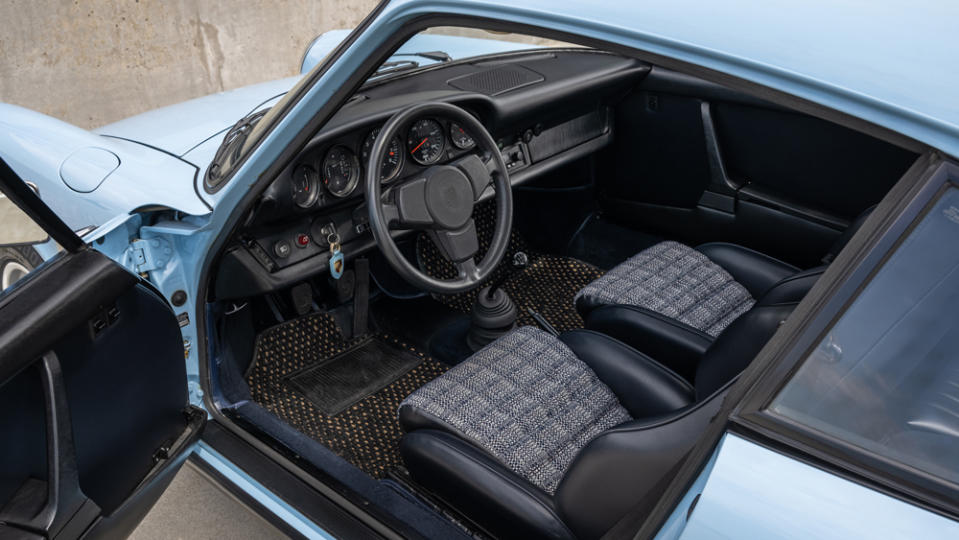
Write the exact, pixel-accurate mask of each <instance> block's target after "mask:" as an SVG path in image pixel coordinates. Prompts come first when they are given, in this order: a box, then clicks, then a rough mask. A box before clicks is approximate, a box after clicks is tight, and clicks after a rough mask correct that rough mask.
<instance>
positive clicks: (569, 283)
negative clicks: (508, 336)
mask: <svg viewBox="0 0 959 540" xmlns="http://www.w3.org/2000/svg"><path fill="white" fill-rule="evenodd" d="M494 218H495V206H493V204H491V201H487V202H484V203H481V204H479V205H477V206H476V208H475V209H474V210H473V219H474V220H475V223H476V230H477V235H478V236H479V246H480V251H479V253H480V254H481V255H485V254H486V251H487V250H488V249H489V246H490V243H491V241H492V238H493V233H494V227H495V219H494ZM517 251H522V252H524V253H526V255H527V257H528V258H529V261H530V262H529V265H528V266H527V267H526V268H525V269H524V270H523V271H521V272H520V271H516V270H515V269H514V268H513V257H514V256H515V254H516V252H517ZM416 254H417V260H418V262H419V265H420V268H422V269H423V270H424V271H425V272H426V273H427V274H429V275H430V276H433V277H437V278H440V279H451V278H452V277H455V276H456V269H455V268H453V265H452V264H450V262H449V261H447V260H446V259H445V258H444V257H443V255H442V254H440V252H439V251H438V250H437V249H436V246H435V245H434V244H433V242H432V241H431V240H429V239H428V238H426V237H425V236H422V235H421V236H420V237H419V238H417V243H416ZM506 275H508V276H509V277H506V281H505V282H504V283H503V289H504V290H505V291H506V292H507V294H509V295H510V298H512V299H513V302H514V303H515V304H516V306H517V308H518V310H519V317H518V320H517V324H518V325H527V324H528V325H533V326H535V325H536V322H535V321H534V320H533V318H532V317H531V316H530V315H529V312H528V311H527V308H531V309H533V310H535V311H536V312H538V313H539V314H540V315H542V316H543V318H545V319H546V320H547V322H549V323H550V324H551V325H552V326H553V327H554V328H556V329H557V330H559V331H560V332H563V331H565V330H573V329H576V328H582V327H583V318H582V317H580V316H579V312H577V311H576V307H575V305H574V303H573V299H574V298H575V296H576V293H577V292H579V290H580V289H582V288H583V287H585V286H586V285H587V284H588V283H589V282H591V281H593V280H594V279H596V278H598V277H600V276H602V275H603V271H602V270H600V269H599V268H596V267H595V266H593V265H591V264H588V263H585V262H583V261H580V260H577V259H573V258H569V257H558V256H555V255H544V254H541V253H536V252H534V251H532V250H531V249H530V247H529V245H528V244H527V243H526V241H525V240H523V238H522V237H521V236H520V235H519V233H518V232H517V231H516V230H515V229H514V230H513V231H512V232H511V233H510V242H509V247H508V248H507V249H506V255H505V256H504V257H503V262H502V263H500V265H499V266H498V267H497V268H496V269H495V270H494V271H493V275H492V276H491V277H490V278H489V279H488V280H487V283H489V282H491V281H494V280H497V279H501V278H503V277H505V276H506ZM478 292H479V288H477V289H474V290H472V291H469V292H466V293H462V294H452V295H445V294H444V295H435V296H434V298H435V299H436V300H438V301H440V302H442V303H444V304H446V305H448V306H450V307H451V308H453V309H456V310H458V311H462V312H463V313H469V312H470V310H471V309H472V307H473V301H474V300H475V299H476V295H477V294H478Z"/></svg>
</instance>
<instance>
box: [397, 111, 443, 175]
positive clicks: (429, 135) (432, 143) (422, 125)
mask: <svg viewBox="0 0 959 540" xmlns="http://www.w3.org/2000/svg"><path fill="white" fill-rule="evenodd" d="M406 149H407V150H408V151H409V153H410V155H411V156H413V160H414V161H416V162H417V163H419V164H420V165H431V164H433V163H436V162H437V161H439V159H440V158H441V157H442V156H443V150H445V149H446V137H445V136H444V134H443V126H441V125H440V123H439V122H437V121H436V120H431V119H429V118H424V119H422V120H417V121H416V123H414V124H413V125H412V126H411V127H410V132H409V134H408V135H407V136H406Z"/></svg>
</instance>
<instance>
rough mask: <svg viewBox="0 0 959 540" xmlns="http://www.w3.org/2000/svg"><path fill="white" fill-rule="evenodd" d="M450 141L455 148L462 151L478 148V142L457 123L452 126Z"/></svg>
mask: <svg viewBox="0 0 959 540" xmlns="http://www.w3.org/2000/svg"><path fill="white" fill-rule="evenodd" d="M450 140H451V141H453V146H455V147H457V148H459V149H460V150H469V149H470V148H473V147H474V146H476V141H474V140H473V137H471V136H470V134H469V133H467V132H466V130H465V129H463V126H461V125H459V124H457V123H456V122H453V123H452V124H450Z"/></svg>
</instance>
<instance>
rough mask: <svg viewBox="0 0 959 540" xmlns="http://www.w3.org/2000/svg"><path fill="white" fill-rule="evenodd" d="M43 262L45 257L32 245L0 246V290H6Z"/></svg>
mask: <svg viewBox="0 0 959 540" xmlns="http://www.w3.org/2000/svg"><path fill="white" fill-rule="evenodd" d="M42 262H43V258H42V257H40V254H39V253H37V251H36V250H35V249H33V248H32V247H30V246H6V247H0V291H2V290H6V289H7V287H9V286H11V285H13V284H14V283H16V282H17V280H19V279H20V278H22V277H23V276H25V275H27V274H29V273H30V272H31V271H33V269H34V268H36V267H38V266H40V263H42Z"/></svg>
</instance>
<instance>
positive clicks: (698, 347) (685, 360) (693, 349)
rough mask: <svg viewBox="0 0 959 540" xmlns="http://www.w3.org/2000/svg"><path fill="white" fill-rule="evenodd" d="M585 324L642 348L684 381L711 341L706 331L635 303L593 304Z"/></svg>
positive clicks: (691, 373)
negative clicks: (593, 307) (634, 304)
mask: <svg viewBox="0 0 959 540" xmlns="http://www.w3.org/2000/svg"><path fill="white" fill-rule="evenodd" d="M586 328H588V329H590V330H595V331H596V332H599V333H601V334H606V335H608V336H611V337H614V338H616V339H618V340H620V341H622V342H623V343H626V344H627V345H629V346H631V347H634V348H636V349H637V350H640V351H643V352H644V353H646V354H647V355H649V356H650V357H652V358H655V359H656V361H657V362H659V363H660V364H662V365H664V366H666V367H668V368H669V369H671V370H673V371H675V372H676V373H678V374H679V375H680V376H682V377H683V378H685V379H686V380H687V381H692V380H693V375H694V374H695V372H696V366H698V365H699V361H700V359H702V357H703V354H705V353H706V349H708V348H709V346H710V345H711V344H712V342H713V337H712V336H710V335H709V334H707V333H705V332H702V331H700V330H697V329H695V328H693V327H692V326H689V325H687V324H684V323H681V322H679V321H677V320H676V319H673V318H670V317H667V316H665V315H660V314H659V313H656V312H654V311H650V310H648V309H644V308H641V307H637V306H626V305H607V306H603V307H599V308H596V309H595V310H593V311H591V312H590V313H589V315H587V316H586Z"/></svg>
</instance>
